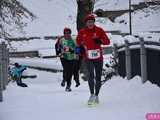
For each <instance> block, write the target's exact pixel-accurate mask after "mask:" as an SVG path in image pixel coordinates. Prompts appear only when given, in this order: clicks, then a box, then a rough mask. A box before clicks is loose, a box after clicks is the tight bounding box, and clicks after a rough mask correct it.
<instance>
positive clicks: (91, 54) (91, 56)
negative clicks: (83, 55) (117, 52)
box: [88, 49, 100, 59]
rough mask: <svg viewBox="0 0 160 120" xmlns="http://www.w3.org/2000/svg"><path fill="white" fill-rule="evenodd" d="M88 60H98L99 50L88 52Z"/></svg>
mask: <svg viewBox="0 0 160 120" xmlns="http://www.w3.org/2000/svg"><path fill="white" fill-rule="evenodd" d="M88 58H89V59H97V58H100V49H95V50H88Z"/></svg>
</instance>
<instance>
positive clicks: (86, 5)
mask: <svg viewBox="0 0 160 120" xmlns="http://www.w3.org/2000/svg"><path fill="white" fill-rule="evenodd" d="M94 3H95V1H94V0H77V5H78V9H77V31H79V30H80V29H81V28H83V27H84V26H85V24H84V22H83V20H84V17H85V16H86V15H87V14H90V13H92V12H93V8H94Z"/></svg>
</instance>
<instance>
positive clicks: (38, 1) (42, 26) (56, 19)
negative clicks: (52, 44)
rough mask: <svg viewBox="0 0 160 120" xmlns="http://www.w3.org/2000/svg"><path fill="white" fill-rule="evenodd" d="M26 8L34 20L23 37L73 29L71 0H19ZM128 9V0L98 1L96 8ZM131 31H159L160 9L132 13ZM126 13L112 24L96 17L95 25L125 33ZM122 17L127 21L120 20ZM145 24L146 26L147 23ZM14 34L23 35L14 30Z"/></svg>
mask: <svg viewBox="0 0 160 120" xmlns="http://www.w3.org/2000/svg"><path fill="white" fill-rule="evenodd" d="M20 1H21V2H22V3H23V4H24V5H25V6H26V7H27V8H29V10H31V11H32V12H33V13H34V14H35V15H37V17H38V18H37V19H36V20H34V21H33V22H31V23H29V25H28V26H27V27H26V28H25V31H26V34H25V36H45V35H62V31H63V28H64V27H66V26H67V27H70V28H71V29H72V30H73V34H77V31H76V15H77V4H76V1H74V0H48V1H44V0H34V1H33V0H20ZM142 1H143V0H132V3H139V2H142ZM99 8H101V9H104V10H112V9H114V10H115V9H128V0H111V1H106V0H97V1H96V4H95V9H99ZM132 18H133V32H139V31H140V32H143V31H150V30H152V31H156V30H159V31H160V29H159V28H160V23H159V22H158V20H159V19H160V9H157V10H154V11H153V10H152V9H150V8H148V9H145V10H140V11H137V12H135V13H133V14H132ZM128 19H129V18H128V14H125V15H123V16H121V17H119V18H117V19H116V22H115V23H112V22H111V21H110V20H109V19H103V20H98V19H97V24H98V25H100V26H102V27H103V28H105V30H107V31H110V30H120V31H122V32H128V31H129V28H128ZM122 20H124V21H125V22H126V23H127V24H124V23H121V24H120V23H119V22H120V21H122ZM146 24H147V25H146ZM146 29H147V30H146ZM13 33H14V34H15V36H24V35H22V34H17V33H15V32H14V31H13Z"/></svg>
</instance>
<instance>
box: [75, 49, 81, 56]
mask: <svg viewBox="0 0 160 120" xmlns="http://www.w3.org/2000/svg"><path fill="white" fill-rule="evenodd" d="M75 53H76V54H78V55H79V54H80V53H81V48H80V47H76V48H75Z"/></svg>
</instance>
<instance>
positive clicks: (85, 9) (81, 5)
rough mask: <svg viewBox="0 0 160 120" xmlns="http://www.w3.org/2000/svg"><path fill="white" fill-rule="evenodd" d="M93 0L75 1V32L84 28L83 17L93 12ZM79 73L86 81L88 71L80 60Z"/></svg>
mask: <svg viewBox="0 0 160 120" xmlns="http://www.w3.org/2000/svg"><path fill="white" fill-rule="evenodd" d="M94 3H95V0H77V5H78V9H77V31H79V30H80V29H81V28H83V27H85V23H84V17H85V16H86V15H87V14H90V13H92V12H93V8H94ZM80 71H81V72H82V73H83V74H84V76H83V77H82V79H84V80H85V81H87V80H88V71H87V68H86V65H85V62H84V60H82V63H81V68H80Z"/></svg>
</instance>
